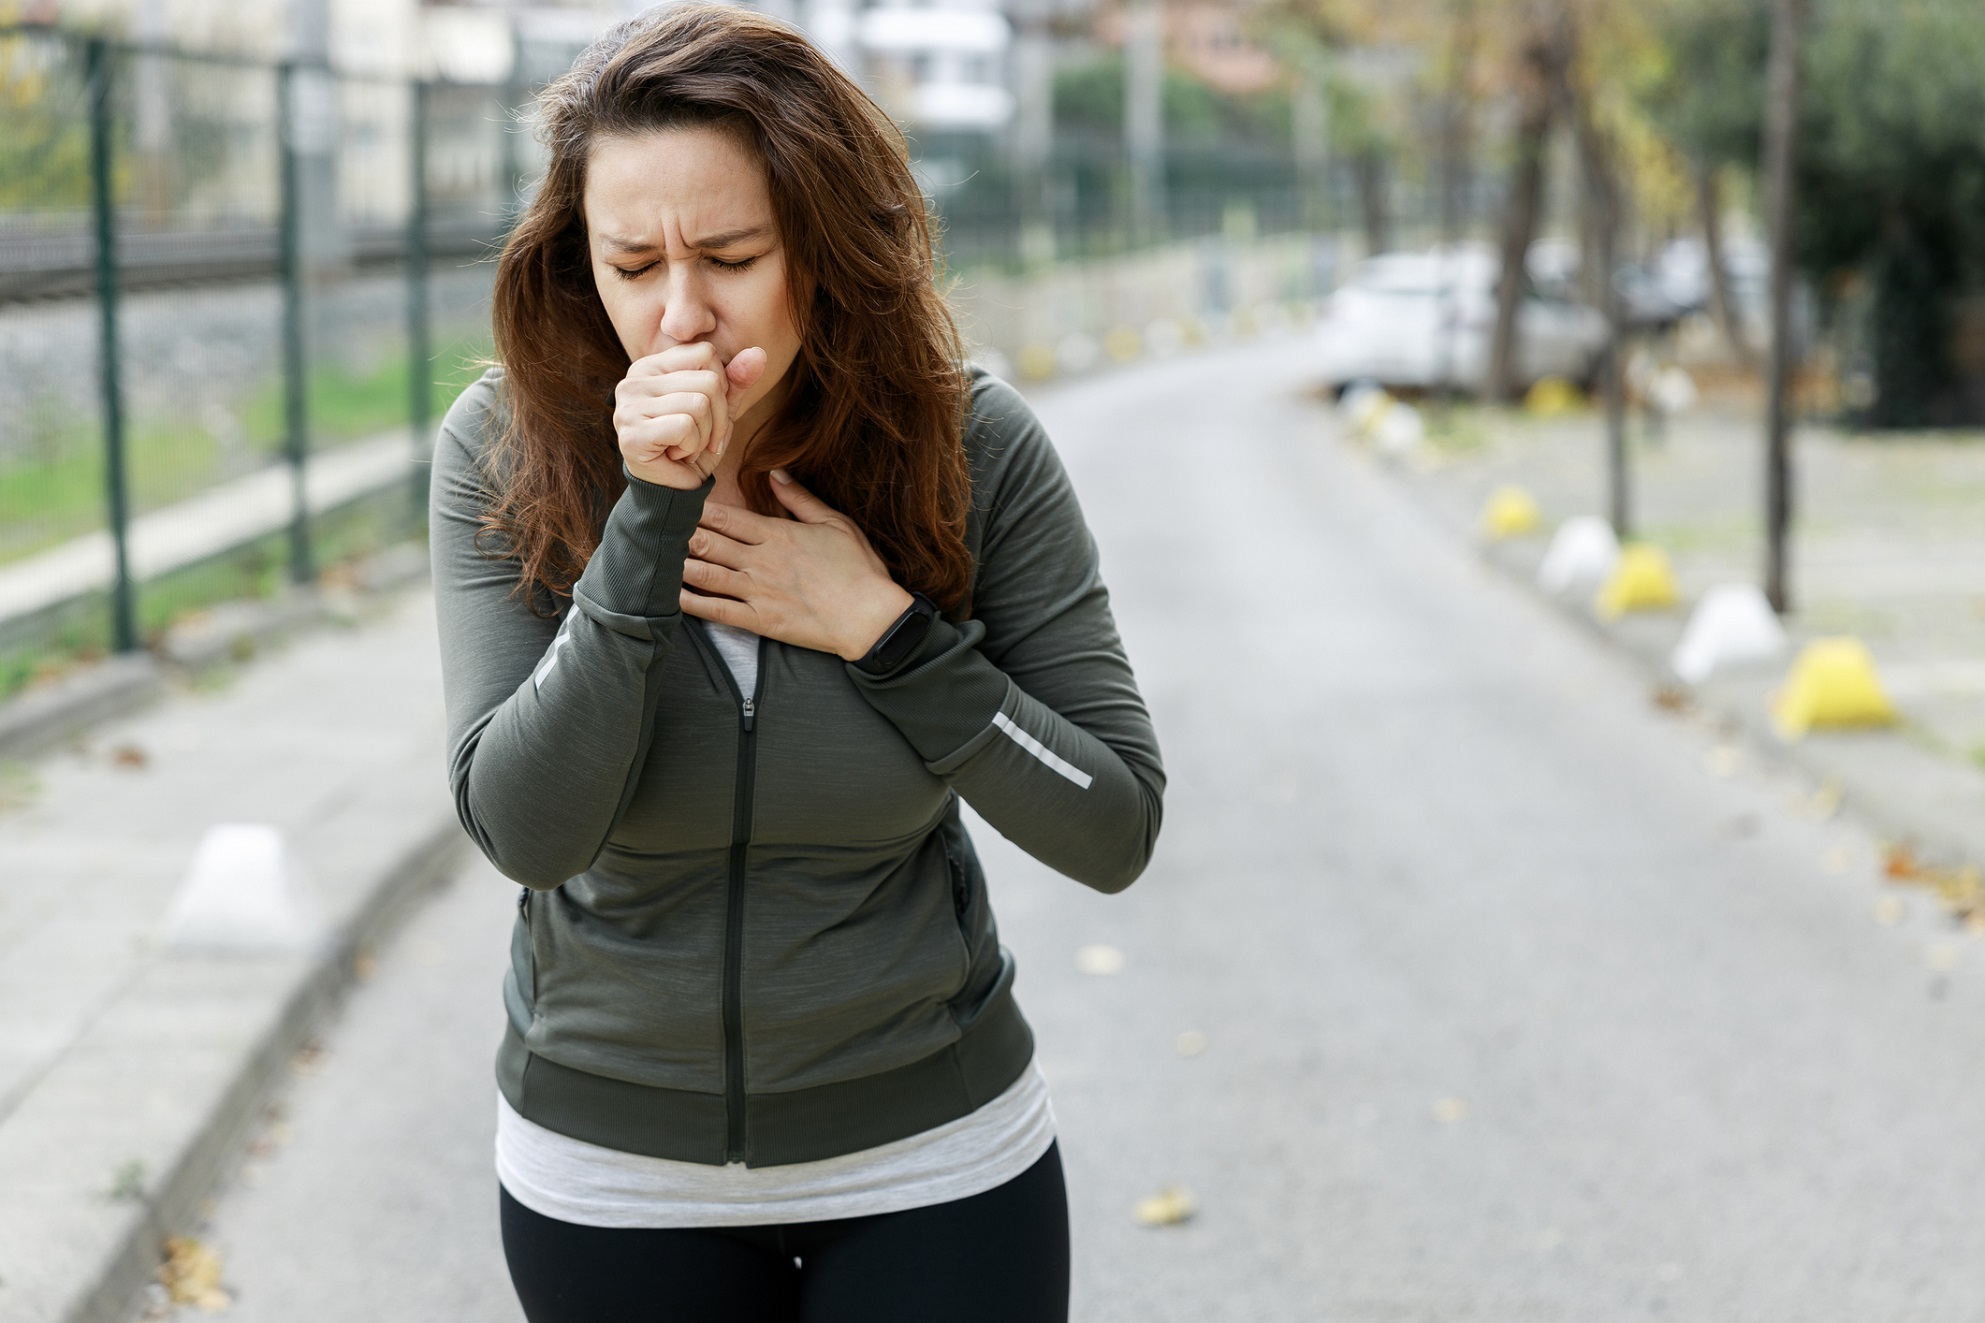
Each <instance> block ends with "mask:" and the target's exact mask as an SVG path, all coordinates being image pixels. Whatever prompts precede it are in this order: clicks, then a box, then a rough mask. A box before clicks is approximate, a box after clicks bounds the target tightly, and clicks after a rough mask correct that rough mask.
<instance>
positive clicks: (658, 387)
mask: <svg viewBox="0 0 1985 1323" xmlns="http://www.w3.org/2000/svg"><path fill="white" fill-rule="evenodd" d="M764 371H765V351H764V350H763V349H760V348H757V347H756V346H754V347H752V348H750V349H744V350H740V351H739V352H738V354H737V356H736V357H735V358H733V359H731V361H730V362H729V363H726V362H724V361H723V359H722V358H721V357H720V356H719V355H718V353H717V351H716V349H715V347H713V346H711V345H709V344H706V343H704V342H702V341H694V342H691V343H688V344H679V345H672V346H670V347H669V348H667V349H664V350H662V351H661V352H660V353H655V354H649V355H648V356H647V357H646V358H641V359H637V360H635V362H634V363H633V364H632V365H631V366H630V367H629V368H628V369H627V375H626V376H625V377H624V378H622V379H621V382H620V384H619V385H618V386H616V387H614V391H613V398H614V408H613V429H614V434H615V435H616V436H617V437H618V438H619V441H620V457H621V459H622V460H624V461H625V462H626V464H627V471H628V472H629V473H631V474H633V475H634V476H635V477H637V478H639V479H641V480H642V481H643V482H652V483H655V484H657V485H659V486H663V487H674V488H676V489H678V490H680V491H689V490H691V489H693V488H696V487H700V486H702V485H703V480H704V479H705V478H707V477H709V476H710V474H711V472H712V471H713V470H715V469H716V467H717V462H718V461H719V460H721V459H722V458H723V456H724V450H725V448H726V447H728V446H729V445H730V443H731V429H732V426H733V424H734V423H735V421H736V411H737V405H738V402H739V401H740V400H741V399H743V397H744V394H745V392H746V391H749V390H750V389H751V387H752V385H753V384H754V383H755V382H757V380H758V378H759V377H760V376H761V375H762V374H763V373H764Z"/></svg>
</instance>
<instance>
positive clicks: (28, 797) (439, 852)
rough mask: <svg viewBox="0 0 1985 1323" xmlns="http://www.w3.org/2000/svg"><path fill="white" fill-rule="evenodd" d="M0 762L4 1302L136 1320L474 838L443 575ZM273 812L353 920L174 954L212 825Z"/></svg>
mask: <svg viewBox="0 0 1985 1323" xmlns="http://www.w3.org/2000/svg"><path fill="white" fill-rule="evenodd" d="M354 605H355V607H356V609H357V612H358V615H359V618H358V619H356V620H354V621H353V622H352V623H350V624H349V625H347V626H346V627H343V628H338V627H332V628H327V629H320V630H318V631H317V632H315V633H312V634H308V635H305V636H302V637H299V638H297V639H295V640H294V641H293V642H291V643H290V644H289V645H288V646H287V647H285V648H282V649H279V650H277V651H275V652H273V653H272V654H271V655H269V656H267V657H266V658H263V659H259V660H257V661H255V662H254V663H252V664H250V665H247V666H244V667H241V668H239V669H236V670H233V671H227V672H219V673H208V675H207V677H205V678H202V679H199V680H195V681H193V682H190V683H182V684H181V685H180V686H179V687H178V690H177V691H176V692H174V693H173V694H172V695H171V696H169V697H168V698H167V699H166V700H165V701H163V702H162V703H160V704H158V705H157V706H156V707H154V708H152V709H151V710H150V711H147V712H145V713H142V714H140V715H137V716H134V717H130V718H127V719H124V720H120V721H116V722H112V723H110V724H107V725H105V726H102V727H100V728H98V729H96V730H95V731H93V732H92V733H91V735H90V736H89V738H88V739H87V740H85V741H82V742H79V743H77V744H75V745H73V746H72V747H70V748H68V749H66V750H63V751H61V752H58V753H54V754H51V755H47V756H44V757H42V758H40V759H38V760H36V761H34V762H31V763H26V764H20V763H12V764H0V1321H4V1323H17V1321H18V1323H29V1321H30V1320H32V1321H33V1323H68V1321H69V1320H80V1319H91V1320H98V1319H101V1320H106V1321H108V1320H120V1319H122V1318H123V1317H124V1314H125V1312H126V1310H127V1309H128V1307H129V1305H130V1303H131V1301H132V1300H133V1299H134V1297H135V1294H136V1292H137V1291H138V1290H139V1289H140V1288H141V1287H142V1285H143V1283H144V1282H145V1281H146V1280H147V1279H148V1278H149V1277H150V1275H151V1272H152V1270H153V1268H154V1267H155V1266H156V1264H157V1262H158V1247H159V1243H160V1241H161V1239H162V1238H163V1236H165V1235H168V1234H172V1233H173V1232H175V1231H178V1230H181V1229H183V1228H184V1227H186V1226H187V1225H188V1223H189V1221H190V1220H191V1218H192V1217H193V1215H194V1213H195V1211H196V1209H197V1205H198V1203H199V1201H200V1200H201V1199H203V1198H205V1197H206V1195H207V1194H208V1192H209V1191H210V1190H211V1189H212V1187H213V1183H214V1180H215V1178H216V1177H217V1176H218V1175H219V1174H220V1173H221V1172H223V1171H224V1170H225V1169H226V1168H227V1167H228V1166H229V1165H230V1164H231V1163H232V1161H233V1160H235V1158H236V1157H237V1156H238V1148H239V1144H238V1138H239V1136H240V1134H241V1133H242V1131H243V1128H244V1127H245V1126H246V1125H247V1124H249V1123H250V1122H251V1121H253V1119H254V1118H255V1116H256V1114H257V1111H258V1108H259V1104H260V1099H261V1098H262V1096H263V1095H264V1092H265V1090H266V1088H267V1086H268V1084H269V1082H270V1080H271V1078H272V1076H273V1073H274V1070H275V1068H276V1067H278V1066H280V1065H281V1064H282V1063H283V1062H286V1061H287V1060H288V1059H289V1057H290V1056H291V1055H292V1053H293V1052H294V1051H295V1049H296V1047H297V1045H298V1044H299V1043H300V1042H301V1041H302V1040H303V1038H304V1037H305V1036H306V1035H307V1033H308V1030H309V1026H310V1025H311V1023H312V1022H313V1021H314V1019H315V1018H316V1016H317V1015H318V1014H319V1013H320V1012H321V1011H322V1010H323V1009H324V1007H325V1006H326V1004H327V1003H328V1001H329V999H331V998H332V997H334V996H335V995H336V993H337V992H338V990H339V988H340V987H341V986H342V985H343V984H344V983H345V981H346V980H347V979H348V977H349V976H350V973H351V970H352V966H353V960H354V956H355V955H356V954H357V953H359V952H360V951H362V949H363V947H364V946H365V944H366V943H367V942H368V941H369V940H370V939H371V937H372V935H373V934H375V933H376V932H377V931H379V929H380V928H381V926H382V925H384V924H386V923H389V922H390V921H391V920H392V918H393V917H394V915H395V913H396V911H397V910H398V909H399V908H400V906H399V904H398V903H397V902H401V901H404V900H405V899H407V898H409V897H411V896H412V895H414V894H417V892H418V890H419V888H420V885H421V884H422V883H423V882H425V881H428V880H431V879H432V878H433V877H434V876H436V874H437V872H438V870H440V869H441V868H443V867H445V866H446V864H447V862H448V860H449V859H450V858H451V857H452V856H453V852H454V850H455V848H456V845H457V843H458V841H459V831H458V828H457V827H456V826H455V820H454V813H453V809H452V806H451V804H450V803H449V798H448V793H447V787H446V783H445V778H444V772H443V762H442V759H443V751H442V743H443V734H442V716H441V701H440V678H439V664H438V659H437V656H436V648H435V642H434V637H433V623H432V608H431V606H430V603H429V598H428V595H427V593H426V591H425V590H424V589H417V590H408V591H402V592H400V593H398V594H395V595H390V596H382V597H375V598H360V599H357V601H356V602H355V604H354ZM221 822H251V823H267V824H270V825H273V826H275V827H277V828H279V829H280V830H281V831H282V832H283V833H284V836H285V838H286V840H287V842H288V845H289V847H290V849H291V850H292V851H293V852H294V855H295V857H296V858H297V859H298V861H299V863H300V865H301V868H302V871H303V872H304V873H305V874H306V875H307V876H308V878H309V879H310V881H311V882H312V883H313V884H314V889H315V892H316V895H317V899H318V900H319V902H320V903H321V906H322V908H323V911H324V914H325V917H326V919H327V920H328V921H329V924H330V927H331V930H332V932H333V934H334V939H333V941H332V942H331V943H330V945H329V947H328V949H326V950H325V951H323V952H321V953H319V954H316V955H308V956H306V955H294V956H290V955H285V956H192V955H186V954H181V953H174V952H162V951H161V950H159V949H158V941H157V931H158V925H159V921H160V918H161V916H162V914H163V913H164V911H165V909H166V907H167V905H168V904H169V902H170V900H171V899H172V897H173V895H174V894H175V892H176V890H177V888H178V887H179V885H180V883H181V880H182V878H183V876H184V873H185V870H186V867H187V865H188V862H189V860H190V858H191V856H192V853H193V849H194V846H195V844H196V842H197V841H198V840H199V838H200V836H201V835H202V833H203V832H204V831H205V830H206V829H207V828H208V827H209V826H211V825H213V824H215V823H221Z"/></svg>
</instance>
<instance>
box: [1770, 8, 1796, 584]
mask: <svg viewBox="0 0 1985 1323" xmlns="http://www.w3.org/2000/svg"><path fill="white" fill-rule="evenodd" d="M1805 24H1806V0H1772V6H1771V66H1770V74H1769V81H1768V83H1767V89H1768V91H1767V96H1768V97H1769V100H1767V101H1766V103H1765V151H1764V157H1765V159H1764V176H1765V189H1766V193H1765V203H1766V223H1767V225H1768V226H1769V228H1770V231H1771V361H1770V364H1769V365H1768V367H1767V369H1766V377H1767V380H1766V386H1767V388H1768V390H1769V392H1770V404H1769V405H1768V407H1767V409H1766V413H1765V575H1764V582H1765V586H1764V594H1765V597H1766V598H1767V599H1769V600H1770V602H1771V604H1772V606H1773V607H1775V608H1776V609H1777V610H1779V611H1781V612H1783V611H1787V610H1789V609H1791V605H1792V593H1791V589H1790V587H1789V586H1788V585H1787V583H1786V577H1787V576H1786V568H1787V567H1786V550H1785V540H1786V536H1787V534H1788V533H1789V532H1790V530H1791V527H1792V474H1791V454H1790V450H1791V446H1790V440H1791V438H1790V436H1789V435H1788V434H1789V433H1790V431H1791V422H1792V420H1791V416H1790V410H1789V404H1790V401H1789V400H1788V398H1787V392H1788V387H1789V385H1790V378H1791V375H1792V216H1793V205H1794V201H1795V199H1794V197H1793V189H1794V187H1795V185H1796V183H1797V180H1798V175H1797V172H1796V170H1795V166H1796V164H1797V162H1798V159H1799V47H1800V42H1801V38H1802V33H1803V30H1804V28H1805Z"/></svg>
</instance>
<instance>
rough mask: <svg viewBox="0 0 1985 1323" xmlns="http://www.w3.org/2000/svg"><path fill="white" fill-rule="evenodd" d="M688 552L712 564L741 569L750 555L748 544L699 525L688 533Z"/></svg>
mask: <svg viewBox="0 0 1985 1323" xmlns="http://www.w3.org/2000/svg"><path fill="white" fill-rule="evenodd" d="M689 554H690V555H692V556H694V557H696V558H697V559H698V560H707V561H709V562H710V563H711V564H713V565H722V566H724V567H725V568H726V569H732V570H741V569H743V568H745V559H746V557H747V556H749V555H750V546H749V544H747V543H743V542H739V541H738V540H737V539H736V538H729V537H725V536H724V535H723V534H722V533H719V532H717V531H716V530H715V529H713V528H709V527H700V528H698V529H697V530H696V531H695V532H694V533H691V534H690V535H689Z"/></svg>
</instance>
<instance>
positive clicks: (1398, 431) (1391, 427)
mask: <svg viewBox="0 0 1985 1323" xmlns="http://www.w3.org/2000/svg"><path fill="white" fill-rule="evenodd" d="M1426 439H1427V424H1426V420H1425V419H1423V418H1422V417H1421V416H1420V411H1419V410H1418V409H1416V408H1414V407H1413V406H1412V405H1410V404H1403V403H1401V402H1399V401H1397V400H1395V401H1393V404H1392V407H1391V408H1389V409H1387V410H1386V411H1385V412H1384V413H1382V414H1380V415H1379V419H1378V422H1377V423H1376V424H1374V426H1373V428H1372V443H1373V444H1374V445H1376V446H1377V447H1378V452H1379V454H1381V455H1387V456H1390V457H1391V458H1393V459H1399V458H1402V457H1404V456H1406V455H1410V454H1412V453H1413V452H1414V451H1415V450H1418V449H1419V448H1420V446H1421V444H1422V443H1424V442H1425V441H1426Z"/></svg>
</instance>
